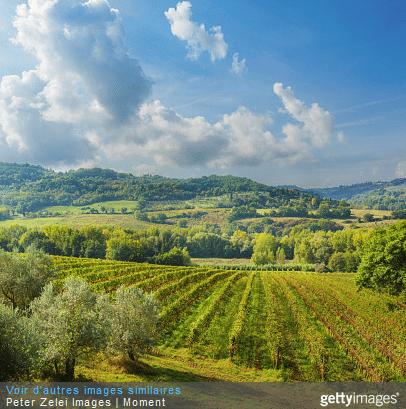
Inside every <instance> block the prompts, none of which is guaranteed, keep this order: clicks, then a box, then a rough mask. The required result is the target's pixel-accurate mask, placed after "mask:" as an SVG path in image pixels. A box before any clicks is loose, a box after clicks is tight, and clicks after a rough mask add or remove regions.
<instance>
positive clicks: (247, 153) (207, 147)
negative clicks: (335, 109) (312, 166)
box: [104, 101, 312, 168]
mask: <svg viewBox="0 0 406 409" xmlns="http://www.w3.org/2000/svg"><path fill="white" fill-rule="evenodd" d="M272 123H273V121H272V118H271V116H270V114H256V113H253V112H251V111H250V110H249V109H247V108H245V107H239V108H238V109H237V110H236V111H234V112H233V113H231V114H229V115H227V114H226V115H223V117H222V119H221V121H219V122H217V123H215V124H210V123H209V122H207V121H206V119H205V118H204V117H201V116H199V117H195V118H184V117H182V116H181V115H179V114H178V113H176V112H175V111H173V110H172V109H170V108H167V107H165V106H164V105H162V104H161V103H160V102H159V101H155V102H153V103H151V104H144V105H143V106H142V107H141V109H140V116H139V122H138V123H137V125H136V134H137V138H136V139H134V138H133V139H132V140H130V139H126V140H125V141H122V142H121V143H115V144H110V145H106V146H105V148H104V149H105V153H106V155H109V156H110V157H111V158H116V159H117V158H118V157H125V156H134V155H142V156H145V157H150V158H153V159H154V161H155V163H156V164H157V165H158V166H177V167H198V168H233V167H240V166H257V165H260V164H264V163H271V162H275V163H278V164H279V165H289V164H293V163H296V162H299V161H303V160H310V159H311V156H312V155H311V146H310V145H309V144H308V143H307V142H306V141H304V140H303V138H302V133H301V132H297V133H296V134H295V132H294V131H292V132H290V131H289V132H286V133H287V137H286V138H280V139H277V138H275V137H274V135H273V134H272V133H271V131H270V130H269V127H270V126H271V125H272ZM289 126H293V125H290V124H289V125H288V127H289Z"/></svg>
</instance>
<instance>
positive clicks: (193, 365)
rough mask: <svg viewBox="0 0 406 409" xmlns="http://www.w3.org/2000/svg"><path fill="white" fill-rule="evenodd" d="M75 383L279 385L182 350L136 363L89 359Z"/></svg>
mask: <svg viewBox="0 0 406 409" xmlns="http://www.w3.org/2000/svg"><path fill="white" fill-rule="evenodd" d="M75 375H76V378H77V379H78V380H86V381H92V382H281V381H282V377H281V374H280V371H276V370H269V369H268V370H258V369H255V368H242V367H240V366H237V365H235V364H233V363H232V362H231V361H230V359H229V358H227V359H221V360H215V359H210V358H207V357H203V356H199V355H194V354H193V353H192V352H191V351H189V350H188V349H186V348H181V349H176V350H175V349H170V348H166V349H158V350H156V351H154V353H153V354H152V355H150V356H147V357H145V358H143V359H141V360H139V361H138V362H137V363H135V362H132V361H130V360H129V359H128V358H127V357H125V356H119V357H114V358H105V357H104V356H103V355H102V354H99V355H96V356H92V357H91V358H89V359H87V360H86V361H83V362H82V363H81V364H79V365H77V367H76V370H75Z"/></svg>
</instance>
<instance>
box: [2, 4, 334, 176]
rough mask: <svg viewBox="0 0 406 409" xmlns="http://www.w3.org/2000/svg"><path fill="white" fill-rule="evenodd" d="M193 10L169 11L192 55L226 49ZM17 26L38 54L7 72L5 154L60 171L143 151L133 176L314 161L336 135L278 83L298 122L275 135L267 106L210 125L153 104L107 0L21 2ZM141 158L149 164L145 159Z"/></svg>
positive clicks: (21, 39) (324, 117) (329, 119)
mask: <svg viewBox="0 0 406 409" xmlns="http://www.w3.org/2000/svg"><path fill="white" fill-rule="evenodd" d="M190 7H191V6H190V3H188V2H183V3H178V6H177V9H176V10H174V9H169V11H168V12H167V13H168V15H169V16H168V15H167V17H168V19H172V20H173V22H174V24H173V27H172V30H173V32H174V30H175V32H177V33H179V35H181V33H184V35H185V39H193V38H194V39H195V40H193V41H195V42H193V41H191V42H190V47H191V48H190V49H191V50H192V52H193V53H194V55H198V54H199V53H200V52H201V51H202V50H207V51H209V52H210V53H211V55H212V59H216V58H220V57H221V56H222V55H223V53H224V55H225V53H226V49H227V47H226V45H225V43H224V41H223V37H222V35H220V31H219V30H220V29H219V30H218V31H217V32H216V33H215V35H209V37H207V35H208V33H207V32H206V31H205V30H204V26H198V25H196V23H193V22H190ZM175 23H176V24H175ZM178 23H179V24H178ZM14 26H15V27H16V28H17V36H16V38H15V39H14V40H13V41H14V43H15V44H18V45H21V46H22V47H23V48H24V49H25V50H26V51H27V52H30V53H32V54H34V55H35V56H36V58H37V59H38V65H37V66H36V67H34V68H33V69H32V70H30V71H27V72H23V73H22V75H21V77H19V76H17V75H9V76H4V77H3V78H2V81H1V84H0V161H7V162H10V161H16V162H20V163H21V162H30V163H35V164H41V165H44V166H51V167H54V168H63V167H64V166H65V167H78V166H80V165H82V166H83V165H84V166H91V165H93V164H97V163H98V162H99V163H100V161H102V160H103V158H107V159H110V160H112V161H117V160H119V159H120V158H125V157H127V158H128V157H130V158H137V161H138V165H134V166H135V167H134V170H135V171H136V172H137V173H138V172H143V171H144V170H145V169H155V166H156V167H157V169H158V170H159V167H160V166H173V167H186V168H187V167H190V168H236V167H240V166H257V165H261V164H269V163H276V164H278V165H291V164H295V163H298V162H303V161H310V160H312V158H313V151H314V149H320V148H323V147H324V146H326V145H327V144H329V143H331V142H332V140H333V138H334V136H335V130H334V117H333V116H332V115H331V114H330V113H329V112H328V111H325V110H323V109H322V108H321V107H320V106H318V105H317V104H312V105H311V106H310V107H308V106H307V105H306V104H305V103H304V102H302V101H300V100H298V99H296V98H295V96H294V93H293V91H292V90H291V89H290V87H286V88H284V87H283V85H282V84H280V83H276V84H274V87H273V90H274V93H275V94H276V95H278V96H279V98H280V100H281V102H282V104H283V106H284V110H282V111H281V112H283V113H287V114H289V116H290V118H291V120H292V122H289V123H287V124H286V125H284V126H283V127H282V133H281V134H277V136H275V134H274V133H272V127H273V117H272V116H271V114H270V113H262V114H259V113H254V112H252V111H250V110H249V109H248V108H246V107H242V106H241V107H239V108H237V109H236V110H235V111H234V112H231V113H229V114H224V115H223V116H222V117H221V119H220V120H219V121H218V122H216V123H214V124H212V123H210V122H208V121H207V120H206V119H205V118H204V117H202V116H197V117H194V118H186V117H183V116H182V115H180V114H179V113H177V112H175V111H174V110H172V109H171V108H169V107H166V106H164V105H163V104H161V102H160V101H158V100H157V101H153V102H149V103H147V102H146V101H147V98H148V97H149V95H150V92H151V87H152V81H151V80H150V79H149V78H147V77H146V76H145V74H144V72H143V70H142V68H141V67H140V65H139V63H138V62H137V61H136V60H135V59H133V58H131V57H130V56H129V52H128V49H127V47H126V45H125V35H124V30H123V27H122V25H121V22H120V15H119V12H118V11H117V10H115V9H112V8H110V6H109V4H108V3H107V1H106V0H89V1H88V2H80V1H78V0H29V2H28V5H25V4H24V5H21V6H18V8H17V16H16V17H15V19H14ZM174 27H175V29H174ZM176 35H177V34H176ZM210 36H212V37H210ZM203 40H204V41H206V43H205V42H204V41H203ZM188 41H189V40H188ZM188 44H189V42H188ZM204 44H206V45H204ZM235 62H236V67H237V68H236V69H237V71H238V70H242V69H243V67H244V66H245V60H242V61H241V62H238V55H235ZM338 137H339V135H338ZM339 139H340V138H339ZM140 156H141V157H145V158H148V161H147V162H148V163H149V165H142V164H140V163H139V158H140ZM151 159H152V160H153V161H154V162H155V164H153V163H151Z"/></svg>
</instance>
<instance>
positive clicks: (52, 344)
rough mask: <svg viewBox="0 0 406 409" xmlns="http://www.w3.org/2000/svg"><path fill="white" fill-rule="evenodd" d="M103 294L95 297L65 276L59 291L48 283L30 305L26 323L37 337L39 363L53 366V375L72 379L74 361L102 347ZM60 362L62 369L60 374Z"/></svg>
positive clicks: (80, 282) (78, 281) (88, 288)
mask: <svg viewBox="0 0 406 409" xmlns="http://www.w3.org/2000/svg"><path fill="white" fill-rule="evenodd" d="M106 298H107V296H106V295H97V294H96V293H95V292H94V291H93V288H92V287H91V285H90V284H88V283H86V282H85V281H84V280H82V279H79V278H75V277H68V278H67V279H66V280H65V281H64V283H63V289H62V291H61V292H58V291H56V288H55V287H54V285H53V284H52V283H50V284H48V285H47V286H46V287H45V289H44V291H43V293H42V294H41V296H40V297H38V298H36V299H35V300H34V301H33V302H32V303H31V306H30V313H31V317H30V324H31V325H32V328H34V329H35V330H36V331H37V333H38V334H39V336H40V337H41V356H42V360H43V363H53V364H54V367H55V370H56V373H57V374H58V375H62V376H63V377H64V378H65V379H66V380H71V379H73V378H74V371H75V364H76V361H77V359H78V358H79V357H80V356H81V355H83V354H85V353H89V352H94V351H98V350H101V349H103V348H105V346H106V339H107V334H106V327H107V326H106V322H104V321H103V318H102V317H101V314H100V310H101V309H102V308H103V306H104V305H105V304H106ZM60 363H63V364H64V366H65V371H64V373H63V372H62V371H61V370H60V367H59V365H60Z"/></svg>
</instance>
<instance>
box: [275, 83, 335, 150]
mask: <svg viewBox="0 0 406 409" xmlns="http://www.w3.org/2000/svg"><path fill="white" fill-rule="evenodd" d="M273 90H274V92H275V94H276V95H278V96H279V97H280V98H281V99H282V103H283V105H284V106H285V110H286V111H287V112H288V113H289V114H291V115H292V117H293V118H294V119H296V120H297V121H299V122H302V124H303V125H302V126H301V127H300V128H299V127H298V126H296V125H291V126H289V127H288V128H285V130H284V132H285V134H286V132H292V131H293V130H294V132H295V133H298V132H300V133H301V138H309V139H310V140H311V144H312V145H313V146H315V147H317V148H322V147H323V146H325V145H326V144H327V143H329V142H330V141H331V138H332V137H333V135H334V133H335V129H334V121H335V118H334V116H333V115H331V114H330V113H329V112H328V111H324V110H323V109H322V108H321V107H320V106H319V105H318V104H316V103H314V104H312V106H311V108H309V107H307V106H306V105H305V103H304V102H302V101H300V100H298V99H297V98H295V97H294V93H293V91H292V90H291V88H290V87H287V88H283V85H282V84H281V83H278V82H276V83H275V84H274V86H273ZM296 128H297V129H296ZM286 136H288V137H289V135H288V134H286ZM294 138H297V136H294ZM338 140H341V141H342V140H343V135H342V134H340V135H339V136H338Z"/></svg>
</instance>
